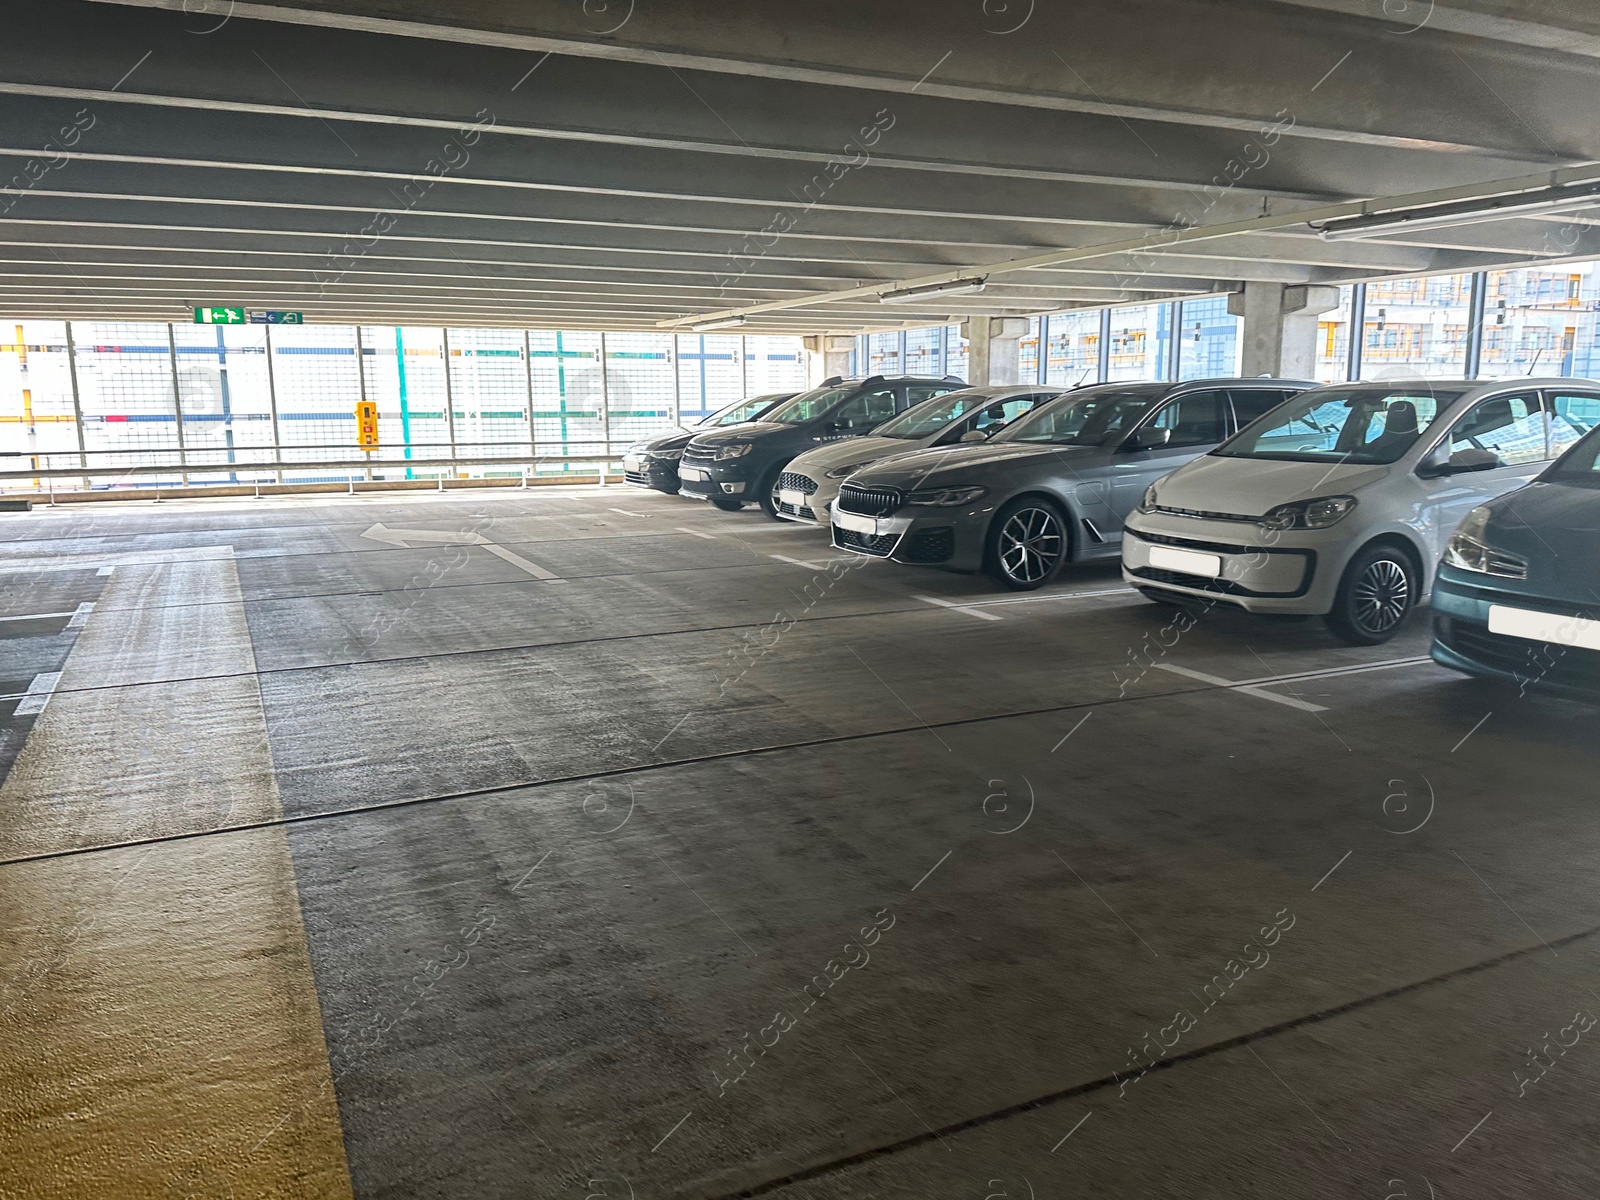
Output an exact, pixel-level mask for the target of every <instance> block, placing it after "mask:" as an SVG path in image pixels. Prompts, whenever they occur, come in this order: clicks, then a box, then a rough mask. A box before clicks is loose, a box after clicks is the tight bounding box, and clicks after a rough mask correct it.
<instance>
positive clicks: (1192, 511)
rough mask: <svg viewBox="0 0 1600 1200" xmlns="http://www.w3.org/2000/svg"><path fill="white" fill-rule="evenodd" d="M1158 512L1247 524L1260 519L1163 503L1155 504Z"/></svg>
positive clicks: (1174, 515) (1172, 515) (1170, 515)
mask: <svg viewBox="0 0 1600 1200" xmlns="http://www.w3.org/2000/svg"><path fill="white" fill-rule="evenodd" d="M1156 511H1157V512H1158V513H1166V514H1167V515H1168V516H1169V517H1194V518H1196V519H1198V520H1202V521H1239V522H1242V523H1244V524H1247V525H1254V524H1255V523H1256V522H1258V521H1259V520H1261V518H1260V517H1251V516H1246V515H1245V514H1243V513H1228V512H1211V511H1210V510H1209V509H1204V508H1169V507H1168V506H1167V505H1165V504H1158V505H1156Z"/></svg>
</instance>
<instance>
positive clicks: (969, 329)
mask: <svg viewBox="0 0 1600 1200" xmlns="http://www.w3.org/2000/svg"><path fill="white" fill-rule="evenodd" d="M1027 332H1028V319H1027V318H1026V317H968V318H967V319H966V320H965V321H963V322H961V336H962V337H964V338H966V339H967V382H968V383H969V384H971V385H972V386H973V387H985V386H997V387H998V386H1004V385H1006V384H1013V383H1021V382H1022V365H1021V346H1020V344H1019V342H1020V339H1021V337H1022V335H1023V334H1025V333H1027Z"/></svg>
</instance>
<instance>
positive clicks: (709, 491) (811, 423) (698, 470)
mask: <svg viewBox="0 0 1600 1200" xmlns="http://www.w3.org/2000/svg"><path fill="white" fill-rule="evenodd" d="M966 386H967V385H966V384H965V383H964V382H962V381H961V380H960V379H957V378H956V377H955V376H953V375H947V376H945V377H944V378H943V379H934V378H931V377H928V376H922V375H898V376H894V377H892V378H885V377H884V376H882V375H873V376H871V377H870V378H867V379H845V380H842V381H837V382H832V381H830V382H829V383H825V384H823V386H821V387H819V388H813V389H812V390H811V391H809V392H801V393H800V394H799V395H798V396H795V397H793V398H792V399H790V400H786V401H785V402H784V403H782V404H780V405H778V406H777V407H776V408H774V409H772V410H770V411H769V412H766V413H764V414H762V417H761V420H759V421H751V422H748V423H747V424H744V425H734V426H731V427H729V428H727V429H718V430H715V431H713V432H710V433H702V434H698V435H697V436H696V437H695V438H694V439H693V440H692V441H691V442H690V443H689V444H688V446H686V447H685V448H684V451H683V458H682V460H681V461H680V462H679V464H678V486H679V494H680V495H684V496H692V497H695V498H696V499H701V500H709V501H711V503H713V504H715V505H716V506H717V507H718V508H722V509H726V510H728V511H730V512H731V511H733V510H735V509H738V508H742V507H743V506H744V505H745V503H746V502H747V501H751V500H754V501H756V502H757V503H759V504H760V505H761V507H762V508H763V509H765V510H766V513H767V515H768V516H769V517H773V518H775V519H776V518H777V517H778V508H777V491H778V477H779V476H780V475H781V474H782V473H783V468H784V467H785V465H787V464H788V462H789V460H790V459H791V458H793V457H794V456H795V455H797V454H800V453H802V452H804V451H806V450H811V449H814V448H815V447H817V446H820V445H823V444H824V443H826V442H835V441H838V440H839V439H841V438H850V437H860V436H861V435H862V434H864V433H866V432H867V431H868V430H870V429H872V428H874V427H875V426H878V425H882V424H883V423H884V422H885V421H887V420H888V419H889V418H890V417H893V416H896V415H897V414H899V413H902V412H904V411H905V410H906V409H908V408H910V407H911V406H912V405H913V404H921V403H922V402H923V401H924V400H931V399H933V397H935V396H942V395H944V394H945V393H946V392H953V391H956V390H958V389H960V388H964V387H966Z"/></svg>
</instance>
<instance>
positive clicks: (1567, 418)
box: [1550, 392, 1600, 457]
mask: <svg viewBox="0 0 1600 1200" xmlns="http://www.w3.org/2000/svg"><path fill="white" fill-rule="evenodd" d="M1596 425H1600V396H1585V395H1581V394H1578V393H1570V394H1569V393H1566V392H1552V393H1550V453H1551V455H1552V457H1553V456H1555V455H1559V454H1561V453H1562V452H1563V451H1565V450H1566V449H1567V448H1568V447H1569V446H1573V445H1575V444H1577V441H1578V439H1579V438H1581V437H1582V436H1583V435H1584V434H1586V433H1588V432H1589V431H1590V430H1591V429H1593V428H1594V427H1595V426H1596Z"/></svg>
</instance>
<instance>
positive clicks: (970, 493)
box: [906, 487, 989, 508]
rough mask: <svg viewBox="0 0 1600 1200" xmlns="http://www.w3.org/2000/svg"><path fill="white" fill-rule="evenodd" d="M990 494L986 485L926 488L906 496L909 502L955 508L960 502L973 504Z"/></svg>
mask: <svg viewBox="0 0 1600 1200" xmlns="http://www.w3.org/2000/svg"><path fill="white" fill-rule="evenodd" d="M988 494H989V489H988V488H985V487H947V488H925V489H923V490H922V491H920V492H912V493H911V494H910V495H909V496H907V497H906V503H907V504H927V505H934V506H936V507H939V508H953V507H955V506H956V505H958V504H971V503H972V502H973V501H974V500H982V499H983V498H984V497H985V496H987V495H988Z"/></svg>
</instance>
